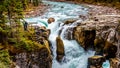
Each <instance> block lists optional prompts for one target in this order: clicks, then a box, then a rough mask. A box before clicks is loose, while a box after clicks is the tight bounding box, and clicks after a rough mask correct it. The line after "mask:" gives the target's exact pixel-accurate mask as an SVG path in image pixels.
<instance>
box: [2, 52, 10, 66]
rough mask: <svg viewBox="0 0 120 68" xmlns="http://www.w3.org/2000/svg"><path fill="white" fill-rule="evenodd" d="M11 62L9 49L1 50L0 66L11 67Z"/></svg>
mask: <svg viewBox="0 0 120 68" xmlns="http://www.w3.org/2000/svg"><path fill="white" fill-rule="evenodd" d="M10 63H11V60H10V56H9V53H8V50H0V68H9V66H10Z"/></svg>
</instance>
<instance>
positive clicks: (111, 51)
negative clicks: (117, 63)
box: [103, 41, 117, 59]
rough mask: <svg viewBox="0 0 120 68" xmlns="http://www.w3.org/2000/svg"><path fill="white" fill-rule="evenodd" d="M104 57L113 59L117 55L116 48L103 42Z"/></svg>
mask: <svg viewBox="0 0 120 68" xmlns="http://www.w3.org/2000/svg"><path fill="white" fill-rule="evenodd" d="M103 52H104V55H105V57H106V58H107V59H109V58H115V57H116V53H117V46H116V45H113V44H112V43H110V42H108V41H105V47H104V49H103Z"/></svg>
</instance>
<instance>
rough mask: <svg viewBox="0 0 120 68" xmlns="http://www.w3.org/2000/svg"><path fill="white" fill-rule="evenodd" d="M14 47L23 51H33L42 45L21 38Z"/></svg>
mask: <svg viewBox="0 0 120 68" xmlns="http://www.w3.org/2000/svg"><path fill="white" fill-rule="evenodd" d="M16 47H17V48H20V49H22V50H25V51H35V50H37V49H40V48H41V47H43V46H42V45H41V44H38V43H36V42H34V41H31V40H27V39H25V38H21V40H20V42H19V43H18V44H17V45H16Z"/></svg>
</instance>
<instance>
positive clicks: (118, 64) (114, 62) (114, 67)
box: [110, 58, 120, 68]
mask: <svg viewBox="0 0 120 68" xmlns="http://www.w3.org/2000/svg"><path fill="white" fill-rule="evenodd" d="M110 68H120V59H117V58H111V59H110Z"/></svg>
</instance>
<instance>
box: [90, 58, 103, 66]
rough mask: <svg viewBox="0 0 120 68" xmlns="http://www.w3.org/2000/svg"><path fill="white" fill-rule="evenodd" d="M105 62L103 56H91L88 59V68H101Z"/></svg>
mask: <svg viewBox="0 0 120 68" xmlns="http://www.w3.org/2000/svg"><path fill="white" fill-rule="evenodd" d="M104 61H105V58H104V57H103V56H92V57H90V58H88V62H89V63H88V64H89V65H88V68H102V64H103V62H104Z"/></svg>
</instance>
